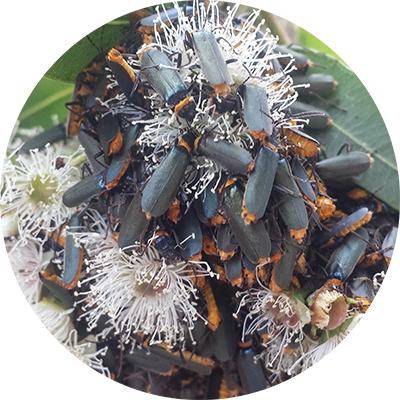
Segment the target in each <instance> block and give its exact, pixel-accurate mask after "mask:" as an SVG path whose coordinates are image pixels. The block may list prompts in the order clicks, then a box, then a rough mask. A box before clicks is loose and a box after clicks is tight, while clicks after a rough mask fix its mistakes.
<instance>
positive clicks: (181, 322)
mask: <svg viewBox="0 0 400 400" xmlns="http://www.w3.org/2000/svg"><path fill="white" fill-rule="evenodd" d="M102 226H103V227H102ZM99 227H100V229H99V230H100V232H98V233H96V232H91V233H87V234H86V248H87V251H88V254H89V256H90V258H89V260H87V264H88V268H87V273H88V278H86V279H84V280H83V281H82V282H81V283H80V286H81V287H82V288H83V289H82V292H81V293H80V295H83V296H84V299H83V300H82V301H81V302H85V303H86V304H85V305H84V306H83V307H84V309H85V310H87V311H86V312H85V313H84V314H83V315H82V317H84V318H86V320H87V323H88V330H89V331H90V330H91V329H93V328H94V327H96V325H97V323H98V322H99V319H100V318H101V317H102V316H104V315H107V316H108V317H109V323H110V324H111V325H112V327H113V328H115V329H116V333H120V334H121V337H122V340H123V341H127V340H129V338H130V336H131V334H132V333H136V332H141V333H144V334H148V335H151V339H150V343H154V342H158V341H164V342H167V343H170V344H172V343H175V342H177V341H179V340H183V339H184V336H185V333H186V332H187V329H192V328H193V326H194V321H195V320H196V319H197V318H198V317H199V313H198V311H197V309H196V303H195V300H196V288H195V287H194V286H193V284H192V280H191V279H192V278H193V276H194V269H195V270H196V272H195V273H196V274H197V276H199V275H208V274H209V272H208V271H206V270H204V269H203V268H202V265H203V263H201V262H196V263H193V262H191V263H187V262H185V261H176V262H174V263H171V264H169V263H167V262H166V260H165V259H164V258H162V257H160V255H159V253H158V252H157V250H156V249H155V248H154V247H152V246H147V247H146V248H145V249H142V248H133V249H131V251H130V253H129V254H128V253H127V252H125V251H123V250H121V249H120V248H119V247H118V244H117V242H116V241H115V240H114V239H113V238H112V237H111V236H108V237H107V238H105V236H104V234H102V230H103V228H104V224H103V223H100V224H99ZM82 241H83V242H84V243H85V239H82ZM86 287H89V290H87V291H85V289H84V288H86ZM111 330H112V328H110V329H108V330H107V329H106V331H103V335H107V334H108V333H109V332H110V331H111Z"/></svg>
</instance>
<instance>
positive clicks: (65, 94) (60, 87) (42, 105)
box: [18, 78, 74, 129]
mask: <svg viewBox="0 0 400 400" xmlns="http://www.w3.org/2000/svg"><path fill="white" fill-rule="evenodd" d="M73 90H74V87H73V85H71V84H67V83H64V82H57V81H53V80H50V79H47V78H42V79H41V80H40V81H39V82H38V84H37V85H36V86H35V89H33V91H32V93H31V94H30V96H29V97H28V99H27V101H26V102H25V104H24V107H23V108H22V110H21V113H20V114H19V117H18V120H19V122H20V127H22V128H32V127H34V126H40V127H42V128H43V129H46V128H50V127H51V126H53V125H54V124H55V122H54V120H55V119H56V120H58V121H59V122H62V121H64V120H65V119H66V118H67V114H68V110H67V108H66V107H65V103H67V102H70V101H71V98H72V93H73Z"/></svg>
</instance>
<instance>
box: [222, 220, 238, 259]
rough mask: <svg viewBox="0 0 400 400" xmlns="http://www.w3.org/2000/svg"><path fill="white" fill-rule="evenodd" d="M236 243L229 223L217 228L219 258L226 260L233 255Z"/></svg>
mask: <svg viewBox="0 0 400 400" xmlns="http://www.w3.org/2000/svg"><path fill="white" fill-rule="evenodd" d="M237 247H238V243H237V241H236V240H235V237H234V235H233V233H232V230H231V228H230V226H229V224H223V225H220V226H218V228H217V249H218V256H219V258H220V260H222V261H226V260H229V259H230V258H232V257H233V256H234V254H235V253H236V249H237Z"/></svg>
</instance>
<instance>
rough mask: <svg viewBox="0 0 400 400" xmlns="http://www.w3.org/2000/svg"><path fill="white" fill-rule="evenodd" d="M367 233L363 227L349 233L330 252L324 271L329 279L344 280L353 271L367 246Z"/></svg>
mask: <svg viewBox="0 0 400 400" xmlns="http://www.w3.org/2000/svg"><path fill="white" fill-rule="evenodd" d="M368 239H369V235H368V232H367V230H366V229H364V228H363V227H360V228H358V229H357V230H355V231H354V232H353V233H351V234H349V235H348V236H347V237H346V238H345V239H344V241H343V243H341V244H339V245H338V246H337V247H336V248H335V250H334V251H333V252H332V254H331V256H330V258H329V260H328V263H327V264H326V267H325V269H326V271H327V274H328V276H329V278H331V279H339V280H340V281H341V282H344V281H345V280H346V279H347V278H348V277H349V276H350V275H351V273H352V272H353V270H354V267H355V266H356V264H357V262H358V261H359V260H360V258H361V257H362V255H363V254H364V251H365V249H366V247H367V243H368Z"/></svg>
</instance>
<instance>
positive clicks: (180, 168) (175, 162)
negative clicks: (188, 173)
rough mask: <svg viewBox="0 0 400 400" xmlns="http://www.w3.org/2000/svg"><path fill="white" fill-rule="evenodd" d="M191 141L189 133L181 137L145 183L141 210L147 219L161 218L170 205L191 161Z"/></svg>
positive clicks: (191, 136)
mask: <svg viewBox="0 0 400 400" xmlns="http://www.w3.org/2000/svg"><path fill="white" fill-rule="evenodd" d="M193 141H194V137H193V134H192V133H191V132H186V133H185V134H184V135H182V137H181V138H180V139H179V141H178V143H177V144H176V145H174V146H173V147H172V149H171V150H170V151H169V152H168V154H167V155H166V156H165V157H164V158H163V160H162V161H161V163H160V165H159V166H158V168H157V169H156V170H155V171H154V173H153V174H152V175H151V177H150V179H149V180H148V181H147V182H146V184H145V187H144V189H143V196H142V208H143V211H144V212H145V213H146V215H147V217H148V218H151V217H159V216H161V215H162V214H164V213H165V212H166V211H167V210H168V208H169V206H170V205H171V203H172V201H173V199H174V198H175V196H176V194H177V192H178V189H179V186H180V184H181V182H182V179H183V176H184V173H185V170H186V167H187V166H188V165H189V162H190V160H191V152H192V149H193Z"/></svg>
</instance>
